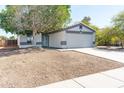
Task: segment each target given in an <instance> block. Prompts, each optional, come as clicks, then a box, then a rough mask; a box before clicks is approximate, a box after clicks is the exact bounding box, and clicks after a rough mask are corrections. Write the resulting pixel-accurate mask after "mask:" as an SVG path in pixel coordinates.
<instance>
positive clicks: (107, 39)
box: [98, 27, 112, 46]
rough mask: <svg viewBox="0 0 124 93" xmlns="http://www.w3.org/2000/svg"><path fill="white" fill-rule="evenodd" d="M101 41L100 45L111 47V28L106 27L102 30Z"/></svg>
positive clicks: (99, 41)
mask: <svg viewBox="0 0 124 93" xmlns="http://www.w3.org/2000/svg"><path fill="white" fill-rule="evenodd" d="M98 36H99V40H98V45H106V46H110V45H111V39H112V28H111V27H105V28H103V29H101V31H100V33H99V35H98Z"/></svg>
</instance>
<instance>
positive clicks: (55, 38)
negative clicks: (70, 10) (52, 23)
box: [18, 23, 95, 48]
mask: <svg viewBox="0 0 124 93" xmlns="http://www.w3.org/2000/svg"><path fill="white" fill-rule="evenodd" d="M33 41H34V42H33ZM32 42H33V43H32ZM18 46H19V48H26V47H32V46H35V47H51V48H88V47H94V46H95V31H94V30H93V29H92V28H90V27H88V26H87V25H85V24H82V23H79V24H76V25H73V26H70V27H67V28H63V29H61V30H57V31H55V32H52V33H47V34H42V33H40V34H37V35H36V36H35V37H34V40H33V38H32V35H20V36H18Z"/></svg>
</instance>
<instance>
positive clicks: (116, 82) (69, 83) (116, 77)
mask: <svg viewBox="0 0 124 93" xmlns="http://www.w3.org/2000/svg"><path fill="white" fill-rule="evenodd" d="M59 50H60V51H69V50H73V51H77V52H82V53H87V54H90V55H95V56H98V57H103V58H107V59H110V60H114V61H118V62H122V63H124V52H118V51H107V50H100V49H96V48H80V49H79V48H78V49H59ZM108 82H109V83H108ZM49 87H50V88H81V87H82V88H124V67H121V68H117V69H112V70H109V71H104V72H100V73H96V74H91V75H87V76H82V77H78V78H73V79H70V80H65V81H62V82H57V83H53V84H49V85H46V86H41V87H40V88H49Z"/></svg>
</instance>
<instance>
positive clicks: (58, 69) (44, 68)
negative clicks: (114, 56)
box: [0, 48, 124, 87]
mask: <svg viewBox="0 0 124 93" xmlns="http://www.w3.org/2000/svg"><path fill="white" fill-rule="evenodd" d="M89 52H90V51H89ZM122 66H124V64H122V63H119V62H115V61H111V60H107V59H104V58H99V57H95V56H91V55H88V54H83V53H78V52H74V51H68V52H60V51H57V50H52V49H51V50H50V49H31V48H29V49H16V50H13V49H9V50H4V49H3V50H0V87H38V86H41V85H46V84H50V83H53V82H57V81H62V80H66V79H71V78H75V77H79V76H84V75H88V74H93V73H97V72H101V71H105V70H110V69H114V68H118V67H122Z"/></svg>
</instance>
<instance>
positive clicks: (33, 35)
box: [32, 31, 35, 46]
mask: <svg viewBox="0 0 124 93" xmlns="http://www.w3.org/2000/svg"><path fill="white" fill-rule="evenodd" d="M32 37H33V40H32V44H33V46H35V39H34V37H35V31H33V32H32Z"/></svg>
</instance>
